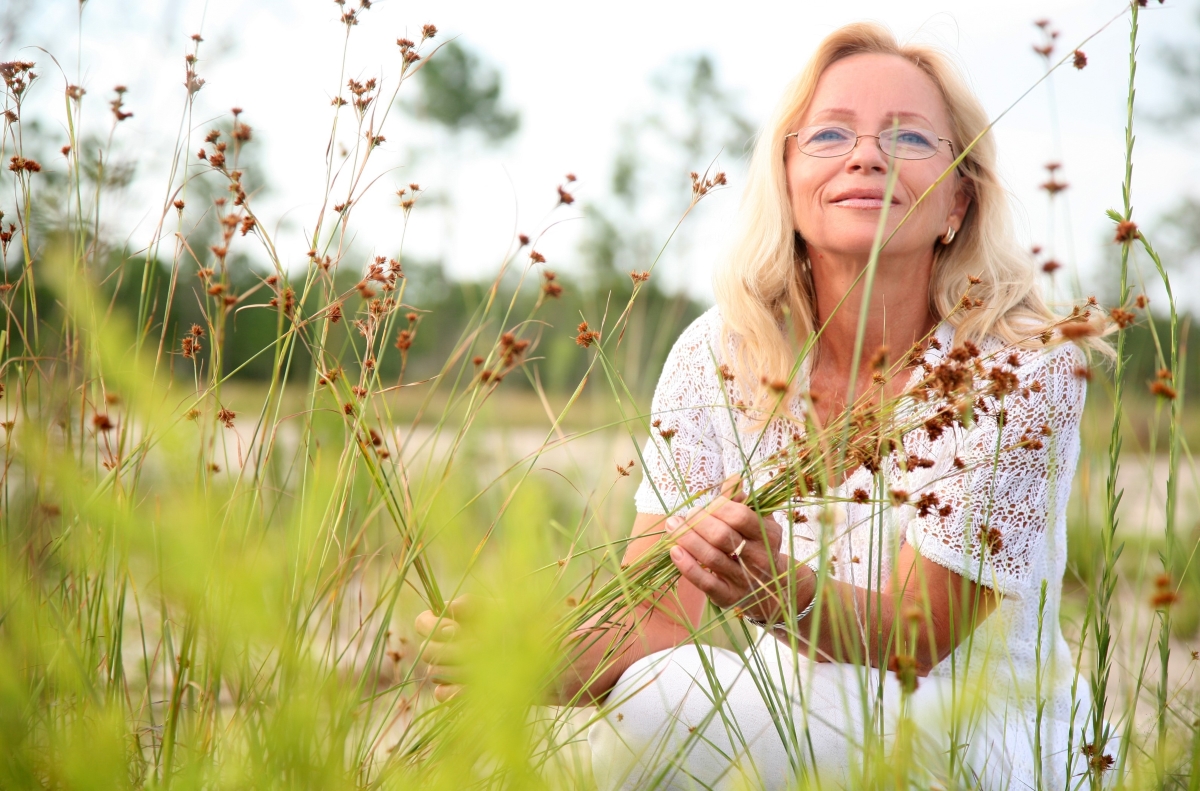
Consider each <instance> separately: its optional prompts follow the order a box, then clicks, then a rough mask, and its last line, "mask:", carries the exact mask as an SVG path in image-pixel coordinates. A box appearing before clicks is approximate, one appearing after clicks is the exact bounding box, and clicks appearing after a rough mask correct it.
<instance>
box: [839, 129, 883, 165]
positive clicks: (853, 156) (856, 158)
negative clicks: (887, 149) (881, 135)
mask: <svg viewBox="0 0 1200 791" xmlns="http://www.w3.org/2000/svg"><path fill="white" fill-rule="evenodd" d="M846 171H847V172H848V173H880V174H886V173H887V172H888V160H887V157H886V156H884V153H883V151H882V150H880V148H879V141H878V140H876V139H875V138H874V137H868V136H863V137H860V138H858V144H857V145H855V146H854V149H853V150H852V151H851V152H850V154H849V155H848V156H847V157H846Z"/></svg>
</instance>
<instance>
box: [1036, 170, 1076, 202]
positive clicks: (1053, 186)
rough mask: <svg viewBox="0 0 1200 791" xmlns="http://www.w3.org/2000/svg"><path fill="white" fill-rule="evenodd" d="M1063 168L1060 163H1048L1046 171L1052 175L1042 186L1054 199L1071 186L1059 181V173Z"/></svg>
mask: <svg viewBox="0 0 1200 791" xmlns="http://www.w3.org/2000/svg"><path fill="white" fill-rule="evenodd" d="M1061 167H1062V165H1061V164H1060V163H1058V162H1047V163H1046V170H1047V171H1048V172H1049V173H1050V176H1049V178H1048V179H1047V180H1046V181H1045V182H1043V183H1042V185H1041V186H1042V189H1044V190H1045V191H1046V192H1048V193H1050V197H1054V196H1055V195H1057V194H1058V193H1060V192H1062V191H1063V190H1065V189H1066V188H1067V187H1068V186H1069V185H1068V184H1067V182H1065V181H1059V180H1058V175H1057V172H1058V169H1059V168H1061Z"/></svg>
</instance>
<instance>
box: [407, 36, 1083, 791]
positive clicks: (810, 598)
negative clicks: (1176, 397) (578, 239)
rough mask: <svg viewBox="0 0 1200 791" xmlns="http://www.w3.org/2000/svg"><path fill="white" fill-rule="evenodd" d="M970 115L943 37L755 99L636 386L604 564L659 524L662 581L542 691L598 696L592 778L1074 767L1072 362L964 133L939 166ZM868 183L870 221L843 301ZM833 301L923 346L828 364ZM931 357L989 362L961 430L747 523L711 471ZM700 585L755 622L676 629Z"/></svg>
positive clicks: (846, 339)
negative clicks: (624, 533)
mask: <svg viewBox="0 0 1200 791" xmlns="http://www.w3.org/2000/svg"><path fill="white" fill-rule="evenodd" d="M986 125H987V117H986V114H985V113H984V111H983V108H982V107H981V106H980V104H979V102H978V100H977V99H975V97H974V96H973V95H972V94H971V93H970V92H969V90H968V89H967V88H966V86H965V84H964V83H963V81H962V80H961V78H959V77H958V76H957V75H956V74H955V72H954V71H953V69H952V68H951V67H950V66H949V64H948V63H947V61H946V59H945V58H944V56H942V55H941V54H940V53H939V52H937V51H936V50H933V49H929V48H926V47H920V46H901V45H899V44H898V43H897V42H896V41H895V39H894V38H893V37H892V36H891V34H890V33H888V32H887V31H886V30H884V29H883V28H881V27H878V26H875V25H870V24H856V25H850V26H847V27H844V28H842V29H840V30H838V31H836V32H834V33H833V34H831V35H830V36H829V37H828V38H826V39H825V41H824V42H823V43H822V44H821V45H820V47H819V48H818V50H817V52H816V54H815V55H814V56H813V58H812V60H811V61H810V63H809V65H808V67H807V68H806V69H805V71H804V72H803V73H802V74H801V75H800V76H799V77H798V78H797V79H796V80H795V81H794V82H793V83H792V85H791V86H790V87H789V88H788V90H787V91H786V92H785V95H784V97H783V100H782V102H781V103H780V105H779V108H778V109H777V111H776V113H775V114H774V117H773V119H772V121H771V122H770V123H769V124H768V126H767V127H766V129H765V131H764V132H763V134H762V136H761V137H760V139H759V141H758V144H757V146H756V149H755V153H754V157H753V160H752V163H751V168H750V174H749V181H748V184H747V187H746V192H745V197H744V202H743V221H742V223H743V226H742V230H741V235H740V239H739V241H738V243H737V244H735V245H734V248H733V253H732V254H731V255H730V256H729V259H728V261H727V262H726V264H725V266H724V268H723V269H722V271H721V272H720V273H719V276H718V281H717V307H715V308H713V309H712V310H710V311H709V312H707V313H706V314H704V315H703V316H702V317H701V318H700V319H698V320H697V321H696V322H695V323H693V324H692V325H691V326H690V327H689V328H688V329H687V330H685V331H684V333H683V335H682V336H681V337H680V338H679V340H678V342H677V343H676V344H675V347H674V348H673V350H672V352H671V354H670V356H669V358H668V360H667V363H666V366H665V368H664V371H663V374H662V377H661V379H660V381H659V383H658V387H657V390H656V392H655V397H654V402H653V412H654V426H655V428H654V430H653V431H652V434H651V440H650V442H649V443H648V444H647V446H646V448H645V452H644V455H643V460H644V463H645V478H644V480H643V482H642V485H641V487H640V488H639V490H638V493H637V496H636V504H637V511H638V515H637V517H636V520H635V522H634V527H633V534H634V536H635V537H636V540H634V541H633V542H631V544H630V546H629V548H628V551H627V555H626V561H627V562H628V561H631V560H633V559H634V558H636V557H637V556H639V555H640V554H641V553H643V552H645V551H646V550H647V549H649V548H650V547H651V546H653V545H654V544H655V543H656V542H658V541H661V540H662V537H663V533H664V530H665V531H666V532H667V534H668V540H670V541H672V542H674V544H675V545H674V547H673V548H672V549H671V551H670V557H671V560H672V562H674V564H675V565H676V566H677V567H678V569H679V572H680V575H681V577H680V580H679V582H678V583H677V585H676V586H675V587H674V589H673V590H670V591H664V592H663V594H662V595H661V596H660V597H658V598H657V599H656V600H655V601H654V602H653V603H652V604H646V605H643V606H642V607H640V608H638V609H637V611H636V612H634V613H631V614H630V616H629V617H628V619H627V622H626V623H625V624H622V625H620V626H623V627H624V628H623V629H622V628H617V629H614V628H613V625H611V624H607V625H603V629H605V630H607V631H606V632H605V634H607V635H610V636H608V637H606V638H604V639H600V640H593V641H591V642H590V644H588V648H587V649H586V650H585V651H583V652H582V653H580V654H579V656H578V659H577V661H576V662H575V664H574V666H573V673H572V674H570V675H571V677H570V679H568V680H566V681H564V688H563V696H564V699H567V700H579V699H581V698H582V699H583V700H584V701H585V702H587V701H588V700H595V701H599V700H605V701H606V709H605V711H606V716H604V718H603V719H602V720H601V721H600V722H599V723H598V724H596V725H595V726H594V727H593V728H592V730H591V732H590V735H589V740H590V742H591V746H592V762H593V768H594V772H595V774H596V778H597V781H598V784H599V785H600V787H602V788H618V787H620V788H649V787H662V788H668V787H669V788H712V787H719V788H739V787H766V788H786V787H792V786H793V785H795V784H797V783H800V782H802V781H803V780H805V779H807V780H815V781H817V782H819V783H821V784H822V785H830V786H846V785H851V786H859V785H860V784H862V783H864V782H868V781H871V782H873V781H874V780H878V779H880V778H881V777H901V776H903V777H905V778H909V779H910V780H912V781H913V782H917V783H918V784H920V785H925V784H937V785H941V786H943V787H947V786H956V785H963V786H976V787H977V786H982V787H984V788H1033V787H1043V786H1044V787H1049V788H1062V787H1063V786H1064V782H1065V779H1066V775H1067V774H1068V773H1070V774H1072V775H1077V774H1080V773H1082V772H1084V771H1086V759H1085V758H1082V757H1080V748H1081V746H1082V743H1081V736H1080V733H1081V731H1082V730H1083V726H1084V724H1085V723H1086V722H1088V717H1089V715H1088V713H1087V712H1088V710H1089V708H1090V704H1089V702H1088V701H1087V700H1086V699H1082V700H1081V696H1082V692H1081V691H1079V690H1075V691H1073V684H1072V679H1073V672H1072V666H1071V656H1070V653H1069V651H1068V648H1067V645H1066V643H1065V641H1064V640H1063V637H1062V634H1061V632H1060V629H1059V627H1058V614H1059V599H1060V595H1061V582H1062V575H1063V570H1064V567H1065V558H1066V545H1065V509H1066V502H1067V497H1068V494H1069V492H1070V488H1071V477H1072V474H1073V471H1074V468H1075V464H1076V460H1077V456H1078V450H1079V428H1078V427H1079V419H1080V413H1081V410H1082V407H1083V399H1084V380H1083V377H1082V376H1080V375H1079V373H1078V371H1079V367H1080V366H1081V365H1082V364H1083V360H1082V358H1081V355H1080V353H1079V351H1078V350H1077V349H1076V348H1075V347H1074V346H1073V345H1072V344H1059V343H1052V344H1049V345H1047V344H1046V343H1045V341H1044V340H1039V339H1038V337H1039V335H1041V334H1042V333H1043V332H1045V331H1046V330H1047V328H1049V327H1052V326H1053V325H1054V323H1055V321H1056V319H1055V317H1054V316H1053V315H1052V314H1051V313H1050V311H1049V310H1048V309H1047V307H1046V306H1045V304H1044V303H1043V301H1042V299H1041V297H1040V296H1039V294H1038V290H1037V288H1036V285H1035V282H1034V277H1035V276H1034V272H1033V268H1032V265H1031V262H1030V261H1029V260H1027V258H1026V256H1025V255H1024V254H1023V253H1022V252H1021V251H1020V250H1019V249H1018V247H1017V245H1016V244H1015V242H1014V240H1013V238H1012V235H1011V232H1010V230H1009V227H1008V208H1007V204H1006V196H1005V193H1004V191H1003V189H1002V187H1001V186H1000V184H999V181H998V178H997V175H996V162H995V152H994V144H993V142H992V139H991V137H990V136H989V135H984V136H983V137H982V138H981V139H979V140H978V142H977V143H976V144H975V146H974V147H973V148H972V149H971V150H970V151H969V152H968V153H967V155H966V157H965V158H964V159H963V161H962V162H961V164H960V165H959V166H958V167H957V168H955V169H953V170H952V172H951V173H950V175H948V176H947V177H945V178H941V177H942V176H943V174H944V173H945V172H946V171H947V170H948V169H950V168H951V165H952V163H953V162H954V160H955V158H956V157H957V156H959V155H960V154H962V152H963V150H964V148H965V147H966V146H967V145H968V144H969V143H970V142H971V141H973V140H975V139H976V137H977V136H978V135H979V134H980V133H981V132H982V131H983V130H984V128H985V127H986ZM893 171H895V172H893ZM889 178H894V188H893V192H892V195H891V204H890V206H889V207H888V212H887V222H886V228H887V233H888V234H891V237H890V240H889V241H888V243H887V245H886V247H885V248H884V249H883V251H882V253H881V254H880V255H879V259H878V265H877V268H876V271H875V274H874V281H873V285H872V287H871V290H870V294H869V301H867V302H866V304H863V296H864V294H865V278H863V277H861V275H862V274H863V272H864V269H865V268H866V267H867V264H868V259H869V256H870V253H871V249H872V245H873V243H874V241H875V238H876V233H877V229H878V226H879V221H880V216H881V211H882V209H883V200H884V197H885V192H886V191H887V188H888V184H889ZM906 215H907V218H906V219H905V220H904V222H903V223H901V220H902V218H905V217H906ZM893 231H894V234H893V233H892V232H893ZM964 292H968V293H969V300H968V301H967V304H968V306H969V307H970V308H972V309H970V310H966V309H964V306H963V305H962V298H963V295H964ZM839 303H842V304H840V306H839ZM861 312H865V314H866V320H865V327H864V330H865V334H864V335H863V342H862V343H861V346H859V347H858V348H861V349H863V350H866V353H867V355H868V356H872V355H873V354H874V353H875V352H876V350H879V352H878V355H876V356H878V357H884V356H886V351H885V350H886V349H892V350H900V351H904V350H907V349H909V348H910V347H913V346H914V344H920V343H922V342H924V341H928V343H927V346H926V348H927V352H926V354H925V356H924V358H923V359H921V357H920V355H917V356H916V357H915V358H913V357H909V358H906V359H905V360H904V362H902V363H899V364H897V365H895V366H892V369H891V371H892V375H891V376H890V377H880V376H879V375H878V374H879V369H880V367H881V366H880V365H876V366H872V365H869V364H867V363H866V360H864V361H863V364H861V365H857V364H856V363H855V348H856V343H857V339H858V335H859V319H860V313H861ZM819 328H823V329H822V330H821V332H820V334H819V337H818V338H817V340H816V343H815V345H813V346H812V351H811V353H809V354H807V355H805V356H804V359H803V360H802V362H801V363H800V365H799V366H798V367H797V366H796V363H797V359H798V356H799V351H798V350H799V349H800V348H801V347H802V346H803V345H804V343H805V342H806V341H810V340H811V339H812V338H813V333H814V331H816V330H817V329H819ZM929 339H933V340H932V341H930V340H929ZM955 348H960V349H961V348H967V349H972V355H974V356H977V357H978V358H980V359H986V360H988V361H990V362H988V363H987V365H989V366H994V369H995V371H998V372H999V373H997V374H995V375H996V376H1007V375H1009V374H1012V375H1014V376H1015V377H1016V378H1015V380H1010V381H1011V382H1012V383H1013V384H1012V385H1011V386H1010V387H1009V390H1011V392H1008V393H1007V395H1004V394H1002V396H1003V397H1002V398H991V399H983V403H982V405H981V406H980V408H979V412H978V413H977V414H976V415H975V421H974V423H973V424H972V425H971V426H970V428H965V427H962V426H958V427H952V428H947V429H946V430H944V431H933V430H931V431H927V432H913V434H912V435H910V436H908V437H906V438H905V440H904V443H903V444H904V446H905V447H904V450H905V452H906V454H907V458H908V459H914V458H915V459H919V460H921V463H919V464H916V465H899V464H895V463H890V462H885V463H884V464H883V465H882V466H881V467H880V469H879V470H878V472H877V473H873V472H872V471H871V470H868V469H866V468H865V467H859V468H857V469H855V470H853V471H851V472H849V473H848V474H847V476H846V477H845V480H844V481H841V482H840V483H839V484H838V486H837V487H836V488H835V489H834V490H833V491H832V492H831V493H830V494H831V495H832V496H831V497H828V498H826V499H824V500H823V501H822V502H815V501H810V504H809V505H807V506H805V507H800V508H796V509H795V510H789V511H788V512H786V513H784V512H780V513H776V514H774V515H773V517H764V516H760V515H758V514H756V513H755V512H754V511H752V510H751V509H750V508H749V507H748V506H746V505H745V504H744V503H743V502H742V500H743V499H744V491H745V488H746V487H745V486H744V485H742V484H740V483H739V481H740V479H739V477H738V476H741V477H745V474H746V471H747V470H753V469H761V468H763V467H764V466H767V463H768V460H769V459H770V458H777V456H775V454H778V453H779V452H780V451H781V450H783V449H786V448H787V447H789V445H792V443H794V440H795V438H796V436H797V434H798V432H799V431H801V430H802V427H803V426H804V425H805V424H806V422H805V419H807V424H808V425H818V426H819V425H826V424H828V422H829V421H830V420H831V419H834V418H836V417H837V416H838V415H839V413H841V412H842V410H843V409H844V408H845V407H846V405H847V404H848V403H853V402H854V400H855V399H857V398H859V397H861V396H864V395H865V397H868V398H871V399H874V400H876V401H878V402H881V403H886V402H887V401H888V400H889V399H892V398H895V397H897V396H899V395H900V394H901V393H902V392H904V391H905V390H906V388H909V387H910V386H911V385H912V384H913V383H914V382H916V381H918V380H919V379H920V377H921V376H922V375H923V374H924V373H925V372H928V371H929V370H931V368H932V367H933V366H935V365H936V364H937V363H938V361H939V360H941V359H943V358H944V357H945V355H947V354H950V353H952V350H953V349H955ZM900 356H902V355H899V354H896V355H892V357H893V358H896V357H900ZM904 366H907V367H904ZM883 367H886V366H883ZM794 369H795V370H798V374H797V375H793V373H792V372H793V370H794ZM780 393H784V395H782V396H781V395H780ZM781 398H782V401H783V407H784V408H783V409H776V410H775V412H774V416H772V414H771V405H772V404H778V403H779V401H780V399H781ZM988 403H990V404H991V408H990V409H989V407H988V405H987V404H988ZM1031 432H1033V433H1032V434H1031ZM1034 434H1036V436H1037V437H1038V439H1037V440H1036V441H1035V440H1031V439H1030V437H1032V436H1034ZM906 466H907V467H908V469H905V468H904V467H906ZM723 482H724V486H723V485H722V484H723ZM835 483H837V482H836V481H835ZM839 499H840V500H843V501H846V502H844V504H843V503H837V504H834V505H830V504H829V503H830V502H831V501H836V500H839ZM889 499H890V500H892V501H893V502H894V505H890V506H889V505H886V504H887V503H888V501H889ZM822 503H824V504H822ZM685 505H686V506H688V507H689V509H690V510H687V511H685V512H682V513H676V512H678V511H681V509H682V508H683V507H684V506H685ZM664 515H671V516H669V517H668V518H666V519H665V524H664ZM822 546H823V551H822ZM806 561H807V562H806ZM780 580H782V581H783V584H771V585H768V584H765V583H764V581H774V582H776V583H778V582H779V581H780ZM819 580H821V581H822V582H820V584H821V587H822V595H821V596H820V599H819V601H818V600H817V596H816V594H817V588H818V584H819ZM780 591H784V592H785V593H784V594H783V595H781V594H780ZM706 602H711V603H712V604H714V605H716V606H717V607H720V608H738V609H737V610H736V612H738V613H740V614H741V615H742V617H743V618H745V619H746V620H748V621H750V622H751V623H755V624H757V625H762V626H763V627H765V632H766V634H767V635H769V636H764V637H763V638H762V639H760V640H759V641H758V642H757V644H755V645H754V646H752V647H751V649H750V650H749V651H747V652H745V654H744V655H743V654H739V653H736V652H733V651H727V650H722V649H712V648H699V647H697V646H696V644H695V643H694V642H691V641H690V640H689V638H690V637H691V635H692V634H693V630H694V629H695V628H696V627H697V626H699V625H700V624H701V623H702V621H703V615H704V609H705V605H706ZM434 620H435V619H433V618H432V616H430V615H428V614H427V615H425V616H423V617H422V619H419V624H418V627H419V629H420V630H421V631H422V632H423V633H425V634H429V633H430V630H431V628H432V626H433V623H434ZM818 624H824V625H825V626H824V628H820V627H819V626H818ZM839 625H840V628H839ZM596 628H597V630H600V629H601V628H602V627H601V625H597V627H596ZM628 633H632V635H633V637H632V638H629V637H628ZM618 634H620V635H622V637H617V636H615V635H618ZM772 637H773V638H775V639H771V638H772ZM436 648H437V646H435V650H436ZM984 693H986V694H984ZM1039 702H1040V703H1041V706H1039ZM1077 704H1078V705H1077ZM1039 709H1040V714H1039Z"/></svg>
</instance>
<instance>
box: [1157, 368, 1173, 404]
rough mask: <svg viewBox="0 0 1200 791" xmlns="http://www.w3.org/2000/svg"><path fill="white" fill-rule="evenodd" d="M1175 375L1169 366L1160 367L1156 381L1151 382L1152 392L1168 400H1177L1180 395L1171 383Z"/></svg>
mask: <svg viewBox="0 0 1200 791" xmlns="http://www.w3.org/2000/svg"><path fill="white" fill-rule="evenodd" d="M1174 378H1175V377H1173V376H1172V375H1171V371H1170V370H1169V369H1167V368H1160V369H1159V370H1158V373H1157V374H1155V376H1154V381H1152V382H1151V383H1150V392H1151V393H1153V394H1154V395H1156V396H1158V397H1159V398H1165V399H1167V400H1168V401H1173V400H1175V397H1176V396H1178V395H1179V393H1178V392H1176V390H1175V388H1174V387H1173V386H1172V385H1171V382H1172V380H1173V379H1174Z"/></svg>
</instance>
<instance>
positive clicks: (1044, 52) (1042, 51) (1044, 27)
mask: <svg viewBox="0 0 1200 791" xmlns="http://www.w3.org/2000/svg"><path fill="white" fill-rule="evenodd" d="M1033 24H1034V25H1036V26H1037V28H1038V30H1040V31H1041V32H1042V43H1041V44H1034V45H1033V51H1034V52H1036V53H1037V54H1038V55H1041V56H1042V57H1043V58H1045V59H1046V61H1047V63H1049V61H1050V56H1051V55H1053V54H1054V42H1055V41H1057V40H1058V36H1059V32H1058V31H1057V30H1054V29H1053V28H1051V27H1050V20H1049V19H1039V20H1037V21H1036V22H1034V23H1033Z"/></svg>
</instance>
